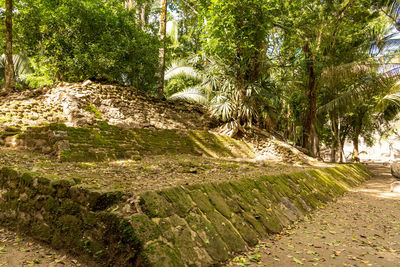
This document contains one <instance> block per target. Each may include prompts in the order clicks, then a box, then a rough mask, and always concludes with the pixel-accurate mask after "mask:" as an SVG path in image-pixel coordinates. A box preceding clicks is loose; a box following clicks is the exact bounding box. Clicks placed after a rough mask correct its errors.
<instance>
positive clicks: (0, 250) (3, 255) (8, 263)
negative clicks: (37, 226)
mask: <svg viewBox="0 0 400 267" xmlns="http://www.w3.org/2000/svg"><path fill="white" fill-rule="evenodd" d="M3 266H4V267H19V266H52V267H56V266H57V267H60V266H73V267H75V266H81V267H84V266H87V265H85V264H82V263H80V262H79V261H78V260H76V259H75V258H74V257H71V256H69V255H66V254H65V253H64V252H61V251H58V250H55V249H51V248H49V247H47V246H44V245H41V244H39V243H37V242H34V241H32V240H31V239H30V238H23V237H20V236H18V235H17V234H16V233H14V232H11V231H8V230H6V229H4V228H2V227H0V267H3Z"/></svg>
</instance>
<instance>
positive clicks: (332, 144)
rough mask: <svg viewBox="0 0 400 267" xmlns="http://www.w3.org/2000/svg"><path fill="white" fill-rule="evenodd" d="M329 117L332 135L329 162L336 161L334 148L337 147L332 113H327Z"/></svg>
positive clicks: (334, 121)
mask: <svg viewBox="0 0 400 267" xmlns="http://www.w3.org/2000/svg"><path fill="white" fill-rule="evenodd" d="M329 117H330V121H331V123H330V126H331V127H330V128H331V135H332V143H331V162H336V148H337V138H336V134H337V130H336V129H337V127H336V120H335V117H334V115H333V114H331V113H330V114H329Z"/></svg>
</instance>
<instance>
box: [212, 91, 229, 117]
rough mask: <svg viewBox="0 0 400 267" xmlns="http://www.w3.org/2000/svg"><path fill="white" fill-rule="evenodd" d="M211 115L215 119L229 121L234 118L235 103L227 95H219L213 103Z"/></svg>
mask: <svg viewBox="0 0 400 267" xmlns="http://www.w3.org/2000/svg"><path fill="white" fill-rule="evenodd" d="M210 108H211V113H212V115H213V116H214V117H216V118H218V119H221V120H222V121H229V120H231V119H232V118H233V103H232V101H231V99H230V98H229V97H227V96H225V95H222V94H220V95H217V96H216V97H214V98H213V100H212V102H211V106H210Z"/></svg>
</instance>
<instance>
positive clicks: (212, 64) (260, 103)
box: [165, 58, 277, 136]
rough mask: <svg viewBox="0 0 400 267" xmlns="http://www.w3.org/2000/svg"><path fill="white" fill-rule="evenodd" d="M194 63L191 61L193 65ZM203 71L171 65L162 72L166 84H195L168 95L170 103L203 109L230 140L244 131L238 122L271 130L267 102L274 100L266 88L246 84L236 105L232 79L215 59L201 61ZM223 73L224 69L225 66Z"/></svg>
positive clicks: (179, 63) (271, 115) (182, 64)
mask: <svg viewBox="0 0 400 267" xmlns="http://www.w3.org/2000/svg"><path fill="white" fill-rule="evenodd" d="M196 60H198V59H195V60H194V61H196ZM202 60H203V61H205V62H207V63H206V64H204V65H203V70H202V71H199V70H196V69H195V68H194V67H193V66H191V65H190V64H189V63H188V62H187V61H185V60H180V61H174V62H173V63H172V65H171V67H170V68H168V70H167V71H166V75H165V78H166V80H167V81H170V80H173V79H176V78H182V77H185V78H186V79H192V80H194V81H197V85H196V86H194V87H189V88H182V90H181V91H179V92H177V93H175V94H172V95H171V96H170V97H169V99H171V100H184V101H188V102H192V103H197V104H201V105H205V106H207V107H208V108H209V109H210V111H211V113H212V115H213V116H214V117H216V118H217V119H219V120H220V121H221V122H222V123H223V125H222V126H221V127H220V133H222V134H225V135H229V136H234V135H235V134H237V133H238V131H244V129H243V127H242V125H240V124H239V123H238V120H237V118H239V120H241V121H243V122H245V123H244V124H243V126H252V125H253V124H257V125H259V126H261V127H263V128H268V127H271V126H272V125H273V124H274V122H275V121H276V117H277V115H276V113H277V112H276V109H275V108H274V106H273V104H272V103H271V102H270V101H269V100H270V99H272V98H273V97H274V96H273V94H270V95H268V93H269V91H268V90H267V88H265V87H263V86H261V85H259V84H249V85H248V86H247V89H246V93H245V98H244V101H243V102H240V103H238V102H239V101H240V100H239V98H238V95H237V94H238V93H239V92H237V90H236V89H235V85H234V84H235V80H234V79H235V78H234V77H232V76H229V75H226V71H225V70H223V69H221V66H222V68H223V67H224V66H223V64H219V63H217V62H216V60H215V59H208V58H207V59H205V58H202ZM225 67H226V68H227V69H228V68H229V67H228V66H225ZM239 105H241V112H240V114H238V111H237V110H238V106H239Z"/></svg>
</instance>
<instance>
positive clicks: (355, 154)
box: [353, 136, 360, 162]
mask: <svg viewBox="0 0 400 267" xmlns="http://www.w3.org/2000/svg"><path fill="white" fill-rule="evenodd" d="M353 158H354V161H355V162H360V153H359V150H358V136H354V138H353Z"/></svg>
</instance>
